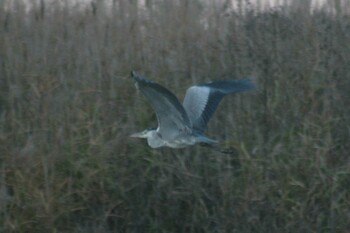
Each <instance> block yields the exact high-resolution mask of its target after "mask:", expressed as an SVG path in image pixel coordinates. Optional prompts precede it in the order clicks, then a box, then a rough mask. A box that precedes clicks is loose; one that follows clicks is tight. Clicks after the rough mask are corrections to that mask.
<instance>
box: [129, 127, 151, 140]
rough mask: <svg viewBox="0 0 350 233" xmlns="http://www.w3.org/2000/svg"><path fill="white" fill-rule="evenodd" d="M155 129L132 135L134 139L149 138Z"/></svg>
mask: <svg viewBox="0 0 350 233" xmlns="http://www.w3.org/2000/svg"><path fill="white" fill-rule="evenodd" d="M155 130H156V129H155V128H148V129H145V130H144V131H141V132H138V133H133V134H131V135H130V137H132V138H148V137H149V136H150V134H151V133H152V132H153V131H155Z"/></svg>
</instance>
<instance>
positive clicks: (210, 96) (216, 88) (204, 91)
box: [183, 79, 256, 133]
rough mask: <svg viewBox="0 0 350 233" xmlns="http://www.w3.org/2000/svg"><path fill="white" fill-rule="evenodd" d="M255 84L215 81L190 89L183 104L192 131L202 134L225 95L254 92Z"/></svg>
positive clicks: (243, 80) (241, 81) (236, 81)
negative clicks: (191, 125)
mask: <svg viewBox="0 0 350 233" xmlns="http://www.w3.org/2000/svg"><path fill="white" fill-rule="evenodd" d="M255 88H256V87H255V84H254V83H253V82H251V81H250V80H248V79H241V80H228V81H215V82H211V83H206V84H200V85H195V86H192V87H190V88H189V89H188V90H187V92H186V96H185V99H184V102H183V106H184V108H185V110H186V112H187V115H188V117H189V118H190V121H191V122H192V124H193V129H194V130H195V131H196V132H197V133H203V131H204V130H205V129H206V127H207V124H208V121H209V120H210V118H211V117H212V116H213V114H214V112H215V111H216V109H217V107H218V105H219V103H220V101H221V100H222V98H223V97H224V96H225V95H228V94H233V93H237V92H242V91H250V90H254V89H255Z"/></svg>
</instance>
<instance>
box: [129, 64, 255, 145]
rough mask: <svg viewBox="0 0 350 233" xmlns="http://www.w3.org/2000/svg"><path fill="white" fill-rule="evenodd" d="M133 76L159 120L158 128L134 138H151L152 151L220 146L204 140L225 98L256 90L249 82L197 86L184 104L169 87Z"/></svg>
mask: <svg viewBox="0 0 350 233" xmlns="http://www.w3.org/2000/svg"><path fill="white" fill-rule="evenodd" d="M131 76H132V78H133V79H134V81H135V86H136V88H137V89H139V90H140V91H141V92H142V93H143V94H144V95H145V96H146V97H147V98H148V100H149V102H150V103H151V106H152V107H153V110H154V111H155V113H156V116H157V120H158V128H149V129H146V130H144V131H142V132H139V133H134V134H132V135H130V137H137V138H147V142H148V145H149V146H150V147H152V148H158V147H163V146H167V147H171V148H183V147H186V146H191V145H194V144H196V143H202V144H216V143H218V141H216V140H214V139H211V138H208V137H206V136H204V134H203V133H204V131H205V129H206V127H207V123H208V121H209V120H210V118H211V117H212V116H213V114H214V112H215V111H216V109H217V107H218V105H219V103H220V101H221V100H222V98H223V97H224V96H225V95H228V94H233V93H237V92H243V91H250V90H254V89H255V88H256V87H255V85H254V83H253V82H251V81H250V80H249V79H241V80H227V81H214V82H210V83H204V84H198V85H194V86H192V87H190V88H188V89H187V92H186V96H185V99H184V101H183V104H181V103H180V102H179V100H178V99H177V98H176V96H175V95H174V94H173V93H171V92H170V91H169V90H168V89H166V88H165V87H163V86H161V85H159V84H157V83H155V82H152V81H150V80H148V79H146V78H144V77H142V76H140V75H138V74H137V73H136V72H134V71H132V72H131Z"/></svg>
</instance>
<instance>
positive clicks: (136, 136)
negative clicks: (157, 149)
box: [130, 132, 146, 138]
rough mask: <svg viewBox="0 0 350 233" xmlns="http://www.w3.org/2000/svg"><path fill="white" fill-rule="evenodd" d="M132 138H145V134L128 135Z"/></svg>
mask: <svg viewBox="0 0 350 233" xmlns="http://www.w3.org/2000/svg"><path fill="white" fill-rule="evenodd" d="M130 137H132V138H145V137H146V136H145V134H144V133H143V132H138V133H133V134H131V135H130Z"/></svg>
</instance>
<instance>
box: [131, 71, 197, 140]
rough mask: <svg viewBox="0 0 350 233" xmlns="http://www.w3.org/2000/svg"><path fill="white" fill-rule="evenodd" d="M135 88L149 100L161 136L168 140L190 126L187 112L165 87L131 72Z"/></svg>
mask: <svg viewBox="0 0 350 233" xmlns="http://www.w3.org/2000/svg"><path fill="white" fill-rule="evenodd" d="M132 76H133V78H134V80H135V84H136V86H137V88H138V89H139V90H140V91H141V92H142V93H143V94H144V95H145V96H146V97H147V99H148V100H149V101H150V103H151V105H152V107H153V109H154V111H155V113H156V115H157V119H158V125H159V127H158V131H159V133H160V134H161V136H162V138H164V139H166V140H170V139H173V138H175V137H176V136H177V135H178V134H180V133H183V132H184V131H188V130H190V129H191V128H192V125H191V121H190V119H189V118H188V116H187V113H186V111H185V109H184V108H183V106H182V105H181V103H180V102H179V100H178V99H177V98H176V96H175V95H174V94H173V93H171V92H170V91H169V90H168V89H166V88H165V87H163V86H161V85H159V84H157V83H154V82H152V81H149V80H147V79H145V78H143V77H141V76H138V75H136V74H135V73H132Z"/></svg>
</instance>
